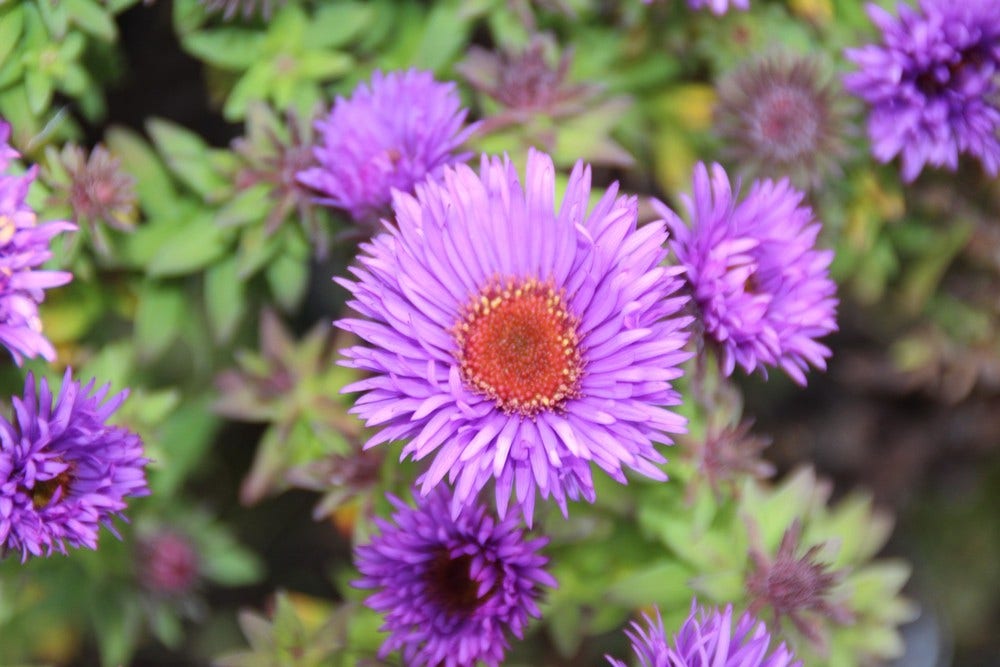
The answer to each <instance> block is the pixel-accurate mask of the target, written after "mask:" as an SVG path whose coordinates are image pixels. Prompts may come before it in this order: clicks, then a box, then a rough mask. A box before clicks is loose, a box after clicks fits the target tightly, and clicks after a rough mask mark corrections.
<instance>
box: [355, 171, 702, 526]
mask: <svg viewBox="0 0 1000 667" xmlns="http://www.w3.org/2000/svg"><path fill="white" fill-rule="evenodd" d="M554 187H555V170H554V167H553V165H552V161H551V159H550V158H549V157H548V156H547V155H544V154H541V153H538V152H536V151H530V152H529V155H528V165H527V173H526V176H525V179H524V184H523V186H522V184H521V182H520V180H519V179H518V175H517V172H516V170H515V169H514V167H513V166H512V165H511V164H510V161H509V160H507V159H502V160H501V159H499V158H487V157H485V156H484V157H483V161H482V168H481V172H480V174H479V175H476V173H475V172H473V171H472V170H471V169H469V168H468V167H465V166H464V165H462V166H458V167H455V168H447V169H445V171H444V174H443V176H442V178H441V180H440V181H439V182H436V183H432V182H428V183H425V184H423V185H421V186H418V187H417V191H416V196H411V195H407V194H403V193H398V194H397V195H396V197H395V200H394V209H395V214H396V226H395V227H390V228H388V230H387V232H386V233H384V234H381V235H379V236H378V237H376V238H375V239H374V240H373V241H372V242H371V243H369V244H366V245H364V246H362V250H363V254H362V255H361V257H360V263H361V266H360V267H358V268H356V269H354V270H353V271H354V274H355V275H356V276H357V278H358V280H357V282H351V281H346V280H341V281H340V283H341V284H342V285H343V286H344V287H346V288H347V289H348V290H350V291H351V293H352V294H353V296H354V300H353V301H352V302H351V305H352V307H353V308H355V309H356V310H357V311H358V312H359V313H361V314H362V315H364V316H366V317H367V318H369V319H346V320H342V321H340V322H338V323H337V324H338V326H340V327H341V328H344V329H346V330H348V331H351V332H353V333H355V334H357V335H358V336H359V337H361V338H362V339H364V340H366V341H368V342H369V343H371V344H372V347H361V346H356V347H351V348H349V349H347V350H345V351H344V354H345V355H346V356H347V357H348V359H347V361H345V362H344V363H345V364H346V365H348V366H352V367H354V368H358V369H363V370H365V371H369V372H370V373H371V377H370V378H367V379H364V380H362V381H360V382H356V383H354V384H352V385H349V386H348V387H345V390H347V391H362V390H363V391H366V392H367V393H366V394H365V395H364V396H362V397H361V398H359V399H358V401H357V403H356V405H355V407H354V409H353V411H354V412H356V413H357V414H359V415H360V416H361V417H362V418H364V419H365V420H367V424H368V425H369V426H373V427H375V426H377V427H379V428H380V429H381V431H380V432H379V433H378V434H376V435H375V436H374V437H373V438H372V439H371V440H370V441H369V443H368V446H373V445H376V444H378V443H381V442H387V441H391V440H406V439H409V442H408V443H407V444H406V445H405V447H404V449H403V455H404V456H405V455H411V456H413V457H414V458H416V459H422V458H424V457H426V456H429V455H430V454H436V456H435V458H434V461H433V463H432V464H431V465H430V468H429V469H428V470H427V472H426V473H425V474H424V475H423V478H422V482H423V488H422V491H423V492H424V493H426V492H427V491H428V490H430V489H431V488H432V487H433V486H435V485H436V484H438V482H440V481H441V480H442V479H443V478H444V477H445V476H448V477H449V480H450V481H451V482H453V483H455V484H456V493H455V499H454V503H453V506H452V511H453V512H457V511H458V510H459V508H460V507H461V505H462V503H464V502H465V501H466V500H467V499H468V498H470V497H471V496H473V495H475V493H476V492H477V491H478V490H479V489H480V488H482V487H483V486H484V485H485V484H486V483H487V482H488V481H489V480H490V479H495V480H496V489H495V491H496V501H497V506H498V509H499V511H500V514H501V516H503V515H504V514H505V512H506V508H507V503H508V501H509V498H510V495H511V492H512V490H514V489H515V487H516V494H517V499H518V501H519V502H520V503H522V508H523V511H524V513H525V516H526V518H527V519H528V521H529V522H530V521H531V517H532V512H533V508H534V502H535V494H536V492H537V493H540V494H541V495H542V497H544V498H547V497H549V496H552V497H554V498H555V500H556V502H557V503H558V504H559V505H560V507H562V509H563V511H564V512H565V511H566V499H567V497H569V498H572V499H577V498H579V497H580V496H581V495H583V496H584V497H586V498H587V499H588V500H590V501H591V502H592V501H593V499H594V487H593V481H592V480H591V477H590V463H591V462H593V463H596V464H597V465H598V466H599V467H600V468H602V469H603V470H605V471H606V472H607V473H608V474H610V475H611V476H612V477H613V478H614V479H616V480H618V481H620V482H624V481H625V477H624V475H623V472H622V468H623V466H627V467H629V468H632V469H634V470H637V471H639V472H641V473H643V474H645V475H647V476H650V477H652V478H655V479H665V475H664V474H663V472H662V471H661V470H660V469H659V468H658V467H657V466H656V465H654V464H656V463H661V462H662V461H663V460H664V459H663V457H662V456H661V455H660V454H659V452H657V450H656V449H654V447H653V442H654V441H655V442H669V438H668V435H667V434H669V433H679V432H682V431H683V429H684V426H685V422H684V419H683V418H681V417H680V416H678V415H676V414H675V413H673V412H671V411H670V410H668V409H667V407H665V406H672V405H677V404H678V402H679V400H680V396H679V395H678V393H677V392H676V391H675V390H674V389H673V387H672V385H671V382H672V381H673V380H675V379H676V378H678V377H679V376H680V375H681V371H680V369H679V368H678V365H679V364H680V362H682V361H683V360H684V359H686V358H687V356H688V355H687V353H685V352H683V351H681V348H682V347H683V346H684V344H685V342H686V340H687V333H686V332H685V331H684V330H683V329H684V327H685V326H686V325H687V324H688V323H689V321H690V318H687V317H680V316H678V311H679V309H680V308H681V307H682V306H683V304H684V303H685V301H686V299H685V298H683V297H679V298H678V297H673V298H671V294H672V293H673V292H674V291H675V290H676V289H677V288H678V287H679V284H680V281H679V280H678V279H677V277H676V276H677V273H678V269H676V268H668V267H666V266H664V265H663V260H664V258H665V251H664V250H663V247H662V246H663V243H664V241H665V240H666V229H665V225H664V223H663V222H662V221H658V222H654V223H650V224H648V225H645V226H644V227H642V228H637V227H636V218H637V202H636V199H635V197H618V196H617V195H618V188H617V184H615V185H612V186H611V187H610V188H609V189H608V191H607V192H606V193H605V194H604V196H603V197H601V199H600V201H599V202H598V203H597V204H596V205H595V206H594V208H593V209H592V210H590V212H589V213H588V212H587V209H588V205H589V201H590V169H589V168H588V167H585V166H584V165H583V164H582V163H578V164H577V166H576V167H575V168H574V169H573V172H572V174H571V175H570V178H569V183H568V185H567V187H566V194H565V197H564V199H563V202H562V204H561V206H560V207H559V209H558V211H557V210H556V205H555V202H554V201H553V190H554Z"/></svg>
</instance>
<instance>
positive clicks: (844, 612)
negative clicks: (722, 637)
mask: <svg viewBox="0 0 1000 667" xmlns="http://www.w3.org/2000/svg"><path fill="white" fill-rule="evenodd" d="M801 536H802V524H801V523H800V522H799V520H798V519H796V520H795V521H794V522H792V525H790V526H789V527H788V529H787V530H785V534H784V535H783V536H782V538H781V544H780V545H779V546H778V552H777V553H776V554H775V556H774V558H770V557H769V556H768V555H766V554H765V553H764V551H763V548H762V546H761V544H760V536H759V535H758V534H757V529H756V524H753V523H751V524H750V537H751V549H750V558H751V561H752V563H753V568H752V570H751V571H750V573H749V574H748V575H747V592H748V593H749V595H750V599H751V603H750V611H752V612H753V613H757V612H758V611H759V610H760V609H762V608H763V607H765V606H767V607H770V608H771V610H772V612H773V613H774V623H775V624H778V623H779V622H780V621H781V618H782V617H787V618H789V619H791V621H792V623H794V624H795V627H796V628H798V630H799V632H801V633H802V634H803V635H805V636H806V637H807V638H808V639H809V640H810V641H812V642H813V643H814V644H816V645H817V646H818V647H820V648H821V649H823V648H824V647H825V645H826V636H825V633H824V631H823V626H822V623H821V619H822V618H823V617H828V618H830V619H832V620H833V621H835V622H837V623H849V622H850V621H851V620H852V614H851V612H850V610H849V609H848V608H847V607H845V606H843V605H840V604H837V603H835V602H833V601H831V599H830V589H831V588H833V587H834V586H835V585H836V584H837V583H839V582H840V580H841V579H842V578H843V575H844V573H843V572H842V571H839V570H838V571H830V570H829V569H828V566H827V565H826V564H824V563H820V562H818V561H817V560H816V556H817V555H818V554H819V552H820V550H821V549H822V546H823V545H813V546H812V547H810V548H809V549H808V550H806V552H805V553H804V554H802V556H796V553H797V552H798V550H799V542H800V539H801Z"/></svg>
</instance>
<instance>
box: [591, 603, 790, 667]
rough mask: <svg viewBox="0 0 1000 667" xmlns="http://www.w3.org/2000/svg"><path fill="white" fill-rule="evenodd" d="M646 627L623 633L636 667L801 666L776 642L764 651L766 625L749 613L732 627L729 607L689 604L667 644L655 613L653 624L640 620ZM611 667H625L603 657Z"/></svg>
mask: <svg viewBox="0 0 1000 667" xmlns="http://www.w3.org/2000/svg"><path fill="white" fill-rule="evenodd" d="M644 618H645V620H646V626H647V627H646V628H643V627H642V625H640V624H639V623H637V622H633V623H632V630H631V631H626V632H625V634H626V635H627V636H628V638H629V639H630V640H631V641H632V650H633V651H634V652H635V654H636V657H638V658H639V664H640V665H641V667H798V666H801V664H802V663H801V662H799V661H796V660H795V656H793V655H792V653H791V652H790V651H789V650H788V648H786V647H785V645H784V644H780V645H779V646H778V647H777V648H776V649H774V650H773V651H771V652H770V654H769V653H768V651H769V649H770V647H771V635H770V633H769V632H768V630H767V626H766V625H764V623H763V622H762V621H758V620H757V619H756V618H754V617H753V616H752V615H750V614H749V613H745V614H743V616H741V617H740V619H739V620H738V621H737V623H736V627H735V628H733V608H732V606H731V605H730V606H727V607H726V609H725V610H724V611H721V612H720V611H719V610H718V609H711V610H708V609H698V608H697V603H695V602H692V604H691V615H690V616H688V618H687V620H686V621H684V625H682V626H681V629H680V632H678V633H677V634H676V635H675V636H674V639H673V643H672V644H668V642H667V638H666V632H665V631H664V629H663V620H662V619H661V618H660V612H659V611H657V612H656V621H653V619H651V618H650V617H649V616H644ZM608 661H609V662H610V663H611V664H612V665H614V666H615V667H626V665H625V663H624V662H622V661H620V660H615V659H614V658H611V657H608Z"/></svg>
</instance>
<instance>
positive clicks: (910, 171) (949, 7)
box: [844, 0, 1000, 181]
mask: <svg viewBox="0 0 1000 667" xmlns="http://www.w3.org/2000/svg"><path fill="white" fill-rule="evenodd" d="M868 15H869V16H870V17H871V19H872V22H873V23H875V25H876V26H877V27H878V28H879V29H880V30H881V31H882V38H883V43H882V44H878V45H875V44H870V45H868V46H865V47H863V48H860V49H848V50H847V53H846V54H847V57H848V59H850V60H852V61H854V63H855V64H857V65H858V67H859V68H860V70H859V71H857V72H853V73H851V74H848V75H847V76H845V77H844V83H845V85H846V87H847V89H848V90H849V91H851V92H852V93H854V94H855V95H857V96H858V97H860V98H861V99H863V100H864V101H865V102H867V103H868V104H869V105H870V106H871V113H870V114H869V116H868V134H869V137H870V138H871V141H872V153H873V154H874V155H875V157H876V158H877V159H878V160H880V161H881V162H889V161H890V160H892V159H893V158H894V157H895V156H896V155H901V156H902V161H903V179H904V180H906V181H912V180H914V179H915V178H916V177H917V176H918V175H919V174H920V172H921V171H922V170H923V168H924V166H925V165H927V164H930V165H933V166H936V167H947V168H949V169H951V170H952V171H954V170H955V169H956V168H957V167H958V156H959V154H960V153H968V154H969V155H972V156H974V157H975V158H977V159H978V160H979V161H980V162H981V163H982V165H983V168H984V169H985V170H986V172H987V173H989V174H990V175H991V176H996V175H997V173H998V172H1000V3H998V2H996V0H961V1H956V0H921V2H920V4H919V8H918V9H915V8H913V7H911V6H909V5H907V4H905V3H900V4H899V6H898V17H894V16H893V15H892V14H890V13H889V12H887V11H886V10H885V9H882V8H881V7H878V6H877V5H874V4H869V5H868Z"/></svg>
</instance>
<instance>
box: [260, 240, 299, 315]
mask: <svg viewBox="0 0 1000 667" xmlns="http://www.w3.org/2000/svg"><path fill="white" fill-rule="evenodd" d="M264 276H265V277H266V278H267V284H268V286H269V287H270V288H271V293H272V294H273V295H274V298H275V299H277V301H278V305H279V306H281V308H282V309H283V310H285V311H286V312H291V311H293V310H295V308H296V307H298V305H299V303H301V301H302V298H303V297H304V296H305V293H306V287H308V285H309V260H308V257H303V256H299V255H297V254H293V253H291V252H283V253H281V254H279V255H278V256H277V257H275V259H274V261H273V262H271V263H270V264H268V265H267V268H266V269H265V272H264Z"/></svg>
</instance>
